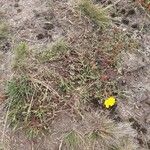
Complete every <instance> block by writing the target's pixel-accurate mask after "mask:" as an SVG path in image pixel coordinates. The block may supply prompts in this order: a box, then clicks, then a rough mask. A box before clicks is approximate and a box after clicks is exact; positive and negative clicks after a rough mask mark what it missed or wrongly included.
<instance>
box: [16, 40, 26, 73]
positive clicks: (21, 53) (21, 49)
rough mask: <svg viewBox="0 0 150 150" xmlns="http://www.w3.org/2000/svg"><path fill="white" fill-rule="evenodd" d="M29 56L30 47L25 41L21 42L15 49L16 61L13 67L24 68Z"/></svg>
mask: <svg viewBox="0 0 150 150" xmlns="http://www.w3.org/2000/svg"><path fill="white" fill-rule="evenodd" d="M27 56H28V47H27V44H26V43H25V42H21V43H19V44H18V45H17V47H16V48H15V49H14V62H13V67H14V68H15V69H18V70H19V69H23V68H25V65H26V59H27Z"/></svg>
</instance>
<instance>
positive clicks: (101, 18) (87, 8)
mask: <svg viewBox="0 0 150 150" xmlns="http://www.w3.org/2000/svg"><path fill="white" fill-rule="evenodd" d="M79 8H80V10H81V12H82V13H83V14H84V15H86V16H87V17H89V18H90V19H91V20H92V21H93V22H94V23H96V24H97V25H98V26H100V27H106V26H108V25H109V23H110V18H109V16H108V12H107V10H106V9H105V8H102V7H100V6H97V5H94V4H93V3H92V1H91V0H80V2H79Z"/></svg>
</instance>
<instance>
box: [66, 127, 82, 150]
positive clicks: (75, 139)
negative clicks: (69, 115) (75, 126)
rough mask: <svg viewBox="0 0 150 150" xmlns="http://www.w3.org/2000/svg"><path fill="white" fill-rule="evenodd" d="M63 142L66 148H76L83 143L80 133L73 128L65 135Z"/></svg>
mask: <svg viewBox="0 0 150 150" xmlns="http://www.w3.org/2000/svg"><path fill="white" fill-rule="evenodd" d="M64 144H65V145H66V148H67V149H68V150H77V149H80V148H81V147H82V146H83V145H84V142H83V139H82V137H81V135H79V133H77V132H76V131H74V130H73V131H71V132H70V133H68V134H67V135H66V136H65V138H64Z"/></svg>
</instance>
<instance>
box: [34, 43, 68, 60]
mask: <svg viewBox="0 0 150 150" xmlns="http://www.w3.org/2000/svg"><path fill="white" fill-rule="evenodd" d="M68 49H69V47H68V45H67V43H65V42H64V41H63V40H58V41H56V42H55V43H54V44H53V45H52V46H51V47H50V48H48V49H47V50H45V51H43V52H40V53H39V54H38V56H37V58H38V59H39V60H40V61H41V62H48V61H50V60H54V59H56V58H58V57H61V56H62V55H63V54H65V53H66V52H67V51H68Z"/></svg>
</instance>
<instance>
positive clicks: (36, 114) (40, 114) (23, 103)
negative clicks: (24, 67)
mask: <svg viewBox="0 0 150 150" xmlns="http://www.w3.org/2000/svg"><path fill="white" fill-rule="evenodd" d="M6 92H7V95H8V103H7V104H6V107H7V111H8V122H9V126H10V127H12V128H13V129H14V130H18V129H20V128H21V129H22V128H23V129H25V132H26V133H27V135H28V136H29V137H35V136H36V135H38V134H42V133H44V132H45V131H46V130H47V128H48V127H47V123H46V122H47V121H46V119H47V117H48V113H49V114H50V112H51V107H50V106H49V103H48V97H47V93H48V90H47V89H46V88H45V87H43V86H40V85H38V84H37V83H35V82H33V81H31V79H29V78H28V77H25V76H23V77H19V78H13V79H12V80H11V81H10V82H9V83H8V85H7V91H6Z"/></svg>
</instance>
